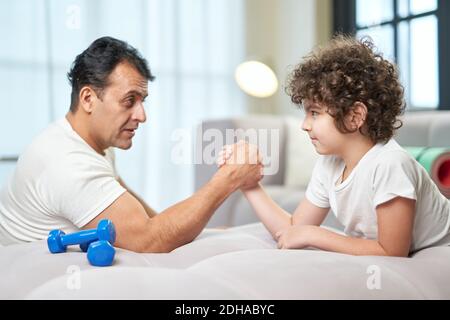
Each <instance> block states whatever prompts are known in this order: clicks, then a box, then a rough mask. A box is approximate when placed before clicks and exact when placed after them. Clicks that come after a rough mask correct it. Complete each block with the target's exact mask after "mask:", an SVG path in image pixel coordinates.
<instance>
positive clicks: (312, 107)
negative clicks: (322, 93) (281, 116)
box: [303, 104, 321, 112]
mask: <svg viewBox="0 0 450 320" xmlns="http://www.w3.org/2000/svg"><path fill="white" fill-rule="evenodd" d="M303 108H304V109H305V111H306V112H308V111H310V110H311V109H316V110H321V108H320V107H319V106H317V105H316V104H310V105H303Z"/></svg>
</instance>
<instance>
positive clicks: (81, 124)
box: [66, 111, 105, 156]
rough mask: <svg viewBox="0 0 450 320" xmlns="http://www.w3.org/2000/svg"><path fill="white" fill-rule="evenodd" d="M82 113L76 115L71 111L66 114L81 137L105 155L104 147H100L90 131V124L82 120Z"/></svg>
mask: <svg viewBox="0 0 450 320" xmlns="http://www.w3.org/2000/svg"><path fill="white" fill-rule="evenodd" d="M79 117H81V115H76V114H74V113H72V112H71V111H69V112H68V113H67V114H66V119H67V121H68V122H69V124H70V126H71V127H72V129H73V131H75V132H76V133H77V134H78V135H79V136H80V137H81V139H83V140H84V141H85V142H86V143H87V144H88V145H89V146H90V147H91V148H92V149H94V150H95V151H96V152H97V153H98V154H100V155H102V156H104V155H105V152H104V148H102V147H100V144H99V143H97V142H96V140H95V139H94V138H93V137H92V135H91V134H90V132H89V128H88V126H86V123H87V122H86V121H82V119H80V118H79Z"/></svg>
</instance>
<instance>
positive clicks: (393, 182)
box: [306, 139, 450, 252]
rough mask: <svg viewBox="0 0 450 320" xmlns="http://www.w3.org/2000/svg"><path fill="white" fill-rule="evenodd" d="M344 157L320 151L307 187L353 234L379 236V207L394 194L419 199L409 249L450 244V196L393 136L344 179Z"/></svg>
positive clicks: (308, 193)
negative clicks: (447, 196) (443, 191)
mask: <svg viewBox="0 0 450 320" xmlns="http://www.w3.org/2000/svg"><path fill="white" fill-rule="evenodd" d="M344 167H345V163H344V161H343V160H342V159H341V158H339V157H337V156H332V155H325V156H320V158H319V159H318V161H317V162H316V165H315V167H314V170H313V173H312V177H311V180H310V182H309V184H308V188H307V190H306V198H307V199H308V200H309V201H310V202H312V203H313V204H314V205H316V206H318V207H322V208H331V209H332V210H333V212H334V214H335V215H336V217H337V219H338V220H339V221H340V222H341V223H342V225H343V226H344V227H345V229H344V232H345V233H346V234H347V235H349V236H352V237H360V238H366V239H377V234H378V225H377V213H376V207H377V206H378V205H380V204H382V203H385V202H387V201H389V200H392V199H393V198H395V197H404V198H409V199H414V200H416V207H415V218H414V229H413V237H412V242H411V247H410V252H414V251H417V250H420V249H423V248H426V247H430V246H436V245H450V201H449V200H448V199H447V198H446V197H445V196H444V195H442V194H441V193H440V191H439V189H438V187H437V186H436V184H435V183H434V182H433V180H432V179H431V178H430V176H429V175H428V173H427V172H426V170H425V168H423V167H422V166H421V165H420V164H419V163H418V162H417V161H416V160H415V159H414V158H413V157H412V156H410V155H409V154H408V152H407V151H405V150H404V149H403V148H402V147H401V146H400V145H399V144H398V143H397V142H396V141H395V140H394V139H391V140H390V141H388V142H387V143H386V144H383V143H378V144H376V145H375V146H373V147H372V148H371V149H370V150H369V151H368V152H367V153H366V154H365V155H364V156H363V157H362V158H361V160H360V161H359V162H358V164H357V165H356V167H355V168H354V169H353V171H352V172H351V173H350V175H349V176H348V177H347V179H346V180H344V182H343V183H340V182H341V177H342V172H343V170H344Z"/></svg>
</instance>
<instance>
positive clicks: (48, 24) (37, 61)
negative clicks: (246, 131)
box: [0, 0, 245, 211]
mask: <svg viewBox="0 0 450 320" xmlns="http://www.w3.org/2000/svg"><path fill="white" fill-rule="evenodd" d="M244 4H245V3H244V1H242V0H213V1H210V0H190V1H184V0H130V1H127V2H126V4H125V3H124V2H123V1H121V0H96V1H90V0H21V1H16V0H2V1H0V37H1V38H2V40H3V42H4V45H2V46H0V101H1V103H0V136H1V137H2V139H0V186H1V185H3V184H4V183H5V180H6V179H7V178H8V177H9V176H10V175H11V173H12V171H13V169H14V167H15V158H16V157H17V155H19V154H21V153H22V152H23V150H24V148H25V147H26V146H27V145H28V144H29V143H30V142H31V140H32V138H33V137H34V136H35V135H36V134H38V133H39V132H40V131H41V130H42V129H43V128H45V127H46V126H47V125H48V123H50V122H52V121H54V120H56V119H58V118H61V117H63V116H64V115H65V114H66V113H67V111H68V110H69V104H70V92H71V88H70V86H69V83H68V81H67V77H66V73H67V72H68V71H69V69H70V65H71V63H72V61H73V60H74V59H75V56H76V55H77V54H79V53H80V52H81V51H83V50H84V49H86V48H87V47H88V46H89V44H90V43H91V42H92V41H93V40H95V39H96V38H98V37H101V36H105V35H109V36H112V37H116V38H119V39H122V40H125V41H127V42H128V43H130V44H131V45H132V46H134V47H136V48H137V49H138V50H139V51H140V52H141V53H142V54H143V56H144V57H145V58H146V59H147V60H148V61H149V64H150V68H151V70H152V73H154V74H155V75H156V80H155V81H154V82H152V83H150V84H149V97H148V98H147V101H148V102H147V103H146V111H147V122H146V123H145V124H144V125H142V126H140V128H139V131H138V132H137V134H136V136H135V138H134V141H133V147H132V148H131V149H130V150H127V151H123V150H116V155H117V157H116V159H117V167H118V172H119V174H120V175H121V177H122V178H124V181H125V182H126V183H127V185H128V186H130V187H131V189H133V190H134V191H136V192H137V193H138V194H140V195H141V196H142V197H143V198H144V199H146V201H148V203H150V205H151V206H152V207H153V208H154V209H156V210H158V211H159V210H160V209H164V208H167V207H168V206H169V205H171V204H173V203H175V202H178V201H180V200H182V199H184V198H186V197H187V196H189V195H190V194H192V192H193V191H194V190H193V189H194V181H193V180H194V171H193V168H194V165H193V164H192V163H190V162H189V161H186V163H184V162H183V163H182V164H178V163H174V161H172V158H171V157H172V149H173V147H174V145H176V146H179V145H182V146H183V150H187V151H186V153H188V151H191V148H190V147H191V145H192V144H191V142H192V141H193V135H194V133H195V130H194V128H195V126H196V125H198V124H199V122H200V121H201V120H202V119H204V118H224V117H233V116H238V115H241V114H242V113H243V112H244V110H245V100H244V95H243V93H242V92H241V91H240V90H239V88H238V87H237V86H236V84H235V81H234V78H233V73H234V68H235V66H236V65H238V64H239V63H240V62H241V61H242V60H243V59H244V57H245V42H244V36H243V35H244V32H243V30H244V27H245V25H244V17H245V15H244V13H245V12H244V8H245V7H244ZM178 129H184V131H183V132H190V133H191V134H192V137H189V136H188V135H187V134H186V135H185V136H183V139H178V140H176V139H173V135H174V133H176V132H179V130H178ZM175 140H176V141H175ZM179 149H180V148H179ZM187 160H190V159H187Z"/></svg>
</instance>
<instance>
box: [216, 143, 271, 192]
mask: <svg viewBox="0 0 450 320" xmlns="http://www.w3.org/2000/svg"><path fill="white" fill-rule="evenodd" d="M217 165H218V166H219V168H220V170H226V171H228V173H229V174H230V176H231V177H232V178H233V179H234V180H235V181H237V183H238V187H239V188H240V189H242V190H246V189H251V188H254V187H256V186H257V185H258V182H259V181H260V180H261V179H262V177H263V168H264V166H263V164H262V159H261V156H260V153H259V151H258V147H257V146H255V145H251V144H248V143H246V142H245V141H242V140H241V141H239V142H238V143H236V144H233V145H226V146H224V148H223V149H222V151H221V152H220V153H219V157H218V159H217ZM220 170H219V171H220Z"/></svg>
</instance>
